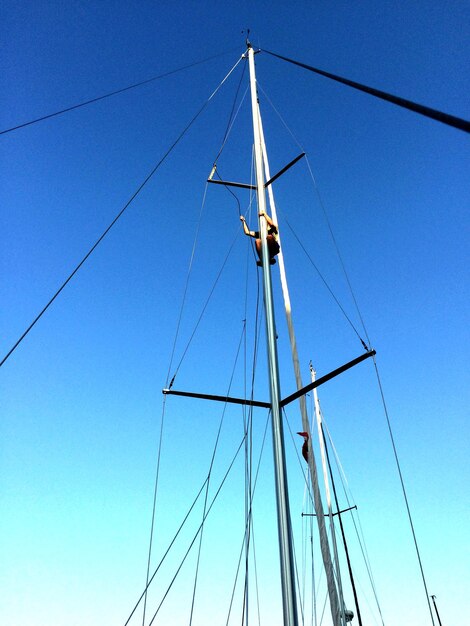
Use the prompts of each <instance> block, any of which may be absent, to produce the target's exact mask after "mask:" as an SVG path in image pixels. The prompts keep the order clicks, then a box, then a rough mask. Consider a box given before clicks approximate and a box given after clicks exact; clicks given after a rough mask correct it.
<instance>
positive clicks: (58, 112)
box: [0, 48, 236, 135]
mask: <svg viewBox="0 0 470 626" xmlns="http://www.w3.org/2000/svg"><path fill="white" fill-rule="evenodd" d="M234 50H236V48H231V49H230V50H226V51H225V52H220V53H219V54H214V55H212V56H210V57H206V58H205V59H201V60H200V61H195V62H194V63H189V64H188V65H183V66H182V67H178V68H177V69H175V70H170V71H168V72H164V73H163V74H159V75H158V76H153V78H148V79H147V80H142V81H140V82H139V83H134V84H133V85H128V86H127V87H122V88H121V89H116V90H115V91H111V92H110V93H106V94H104V95H102V96H97V97H96V98H91V99H90V100H86V101H85V102H80V103H79V104H74V105H73V106H70V107H67V108H66V109H62V110H60V111H55V113H49V114H48V115H43V116H42V117H38V118H36V119H34V120H30V121H29V122H23V123H22V124H18V125H16V126H12V127H11V128H6V129H4V130H1V131H0V135H5V134H6V133H11V132H12V131H14V130H18V129H19V128H24V127H25V126H31V124H36V123H37V122H42V121H44V120H48V119H50V118H51V117H56V116H57V115H62V113H68V112H69V111H74V110H75V109H79V108H81V107H84V106H86V105H88V104H93V103H94V102H99V101H100V100H104V99H105V98H110V97H111V96H116V95H117V94H119V93H123V92H125V91H129V90H130V89H135V88H136V87H141V86H142V85H147V84H148V83H151V82H153V81H155V80H159V79H161V78H166V77H167V76H171V75H172V74H177V73H178V72H182V71H183V70H187V69H189V68H191V67H195V66H196V65H201V64H202V63H206V62H207V61H211V60H212V59H217V58H219V57H221V56H224V55H225V54H228V53H229V52H233V51H234Z"/></svg>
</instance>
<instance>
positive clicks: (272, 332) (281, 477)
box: [247, 43, 298, 626]
mask: <svg viewBox="0 0 470 626" xmlns="http://www.w3.org/2000/svg"><path fill="white" fill-rule="evenodd" d="M247 45H248V61H249V67H250V89H251V107H252V114H253V133H254V147H255V163H256V185H257V195H258V212H259V213H261V214H263V213H264V212H265V211H266V195H265V187H264V182H265V181H264V168H263V156H262V144H261V132H260V111H259V105H258V94H257V89H256V72H255V60H254V55H255V53H254V50H253V48H252V47H251V44H250V43H247ZM258 222H259V233H260V238H261V244H262V249H261V250H262V265H263V293H264V307H265V314H266V337H267V348H268V366H269V386H270V396H271V418H272V431H273V452H274V473H275V484H276V503H277V518H278V536H279V553H280V561H281V585H282V602H283V612H284V626H297V625H298V618H297V601H296V592H295V577H294V558H293V548H292V529H291V518H290V511H289V496H288V487H287V473H286V462H285V451H284V433H283V426H282V414H281V407H280V399H281V396H280V384H279V365H278V357H277V345H276V325H275V320H274V306H273V294H272V283H271V267H270V264H269V252H268V244H267V238H266V237H267V223H266V220H265V219H264V218H263V217H260V216H259V217H258Z"/></svg>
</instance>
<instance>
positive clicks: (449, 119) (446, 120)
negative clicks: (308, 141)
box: [263, 50, 470, 133]
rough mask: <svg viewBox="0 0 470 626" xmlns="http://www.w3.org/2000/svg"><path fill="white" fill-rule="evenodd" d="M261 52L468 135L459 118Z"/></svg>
mask: <svg viewBox="0 0 470 626" xmlns="http://www.w3.org/2000/svg"><path fill="white" fill-rule="evenodd" d="M263 52H267V53H268V54H270V55H271V56H273V57H277V58H278V59H282V60H283V61H287V62H288V63H293V64H294V65H298V66H299V67H303V68H304V69H306V70H308V71H309V72H314V73H315V74H320V76H324V77H326V78H330V79H331V80H334V81H336V82H338V83H342V84H343V85H347V86H348V87H353V89H357V90H359V91H363V92H364V93H368V94H369V95H371V96H375V97H376V98H380V99H381V100H386V101H387V102H391V103H392V104H395V105H397V106H400V107H403V108H404V109H408V110H409V111H413V112H414V113H419V114H420V115H424V116H425V117H429V118H430V119H433V120H436V121H437V122H442V123H443V124H447V125H448V126H452V127H453V128H457V129H458V130H463V131H464V132H466V133H470V122H469V121H467V120H464V119H462V118H460V117H456V116H455V115H449V114H448V113H443V112H442V111H438V110H437V109H432V108H431V107H427V106H424V105H423V104H418V103H416V102H412V101H411V100H407V99H406V98H401V97H400V96H394V95H393V94H390V93H387V92H386V91H381V90H380V89H374V88H373V87H368V86H367V85H362V84H361V83H356V82H355V81H353V80H349V79H348V78H342V77H341V76H337V75H335V74H331V73H330V72H325V71H324V70H320V69H318V68H316V67H312V66H311V65H307V64H306V63H301V62H300V61H294V60H293V59H289V58H288V57H285V56H282V55H281V54H276V53H275V52H270V51H269V50H263Z"/></svg>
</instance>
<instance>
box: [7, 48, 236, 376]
mask: <svg viewBox="0 0 470 626" xmlns="http://www.w3.org/2000/svg"><path fill="white" fill-rule="evenodd" d="M240 61H241V59H238V61H237V62H236V63H235V65H234V66H233V67H232V69H231V70H230V71H229V72H228V74H226V76H225V77H224V78H223V80H222V81H221V82H220V83H219V85H218V86H217V87H216V89H215V90H214V91H213V92H212V94H211V95H210V96H209V98H208V99H207V100H206V101H205V102H204V104H203V105H202V106H201V107H200V108H199V110H198V111H197V113H196V114H195V115H194V116H193V117H192V118H191V120H190V121H189V123H188V124H187V125H186V126H185V127H184V129H183V130H182V131H181V133H180V134H179V135H178V137H177V138H176V140H175V141H174V142H173V143H172V144H171V146H170V147H169V148H168V150H167V151H166V152H165V154H164V155H163V156H162V157H161V159H160V160H159V161H158V163H157V164H156V165H155V167H154V168H153V169H152V171H151V172H150V173H149V174H148V175H147V177H146V178H145V179H144V181H143V182H142V183H141V184H140V185H139V187H138V188H137V190H136V191H135V192H134V193H133V194H132V196H131V197H130V199H129V200H128V201H127V202H126V204H125V205H124V206H123V208H122V209H121V210H120V211H119V213H118V214H117V215H116V217H115V218H114V219H113V221H112V222H111V224H109V226H108V227H107V228H106V230H105V231H104V232H103V234H102V235H101V236H100V237H99V238H98V239H97V240H96V242H95V243H94V244H93V246H92V247H91V248H90V250H89V251H88V252H87V253H86V254H85V256H84V257H83V259H82V260H81V261H80V263H79V264H78V265H77V266H76V268H75V269H74V270H73V272H72V273H71V274H70V275H69V276H68V278H67V279H66V280H65V281H64V282H63V283H62V285H61V286H60V287H59V289H58V290H57V291H56V292H55V294H54V295H53V296H52V298H51V299H50V300H49V302H48V303H47V304H46V306H45V307H44V308H43V309H42V310H41V312H40V313H39V314H38V315H37V316H36V318H35V319H34V320H33V321H32V322H31V324H30V325H29V326H28V328H27V329H26V330H25V331H24V333H23V334H22V335H21V337H20V338H19V339H18V340H17V341H16V343H15V344H14V345H13V347H12V348H11V349H10V350H9V351H8V352H7V354H6V355H5V356H4V357H3V359H2V360H1V361H0V367H1V366H2V365H3V364H4V363H5V361H6V360H7V359H8V358H9V357H10V356H11V354H12V353H13V352H14V351H15V350H16V348H17V347H18V346H19V345H20V343H21V342H22V341H23V339H24V338H25V337H26V335H27V334H28V333H29V332H30V331H31V330H32V328H33V327H34V326H35V324H36V323H37V322H38V321H39V320H40V318H41V317H42V316H43V315H44V313H45V312H46V311H47V309H48V308H49V307H50V306H51V304H52V303H53V302H54V300H55V299H56V298H57V296H58V295H59V294H60V293H61V292H62V290H63V289H64V288H65V287H66V286H67V284H68V283H69V282H70V281H71V280H72V278H73V277H74V276H75V274H76V273H77V272H78V270H79V269H80V268H81V267H82V265H83V264H84V263H85V262H86V261H87V259H88V258H89V257H90V255H91V254H92V253H93V252H94V250H95V249H96V248H97V247H98V245H99V244H100V243H101V242H102V241H103V239H104V238H105V237H106V235H107V234H108V233H109V231H110V230H111V228H112V227H113V226H114V225H115V224H116V222H117V221H118V220H119V218H120V217H121V216H122V215H123V213H124V212H125V211H126V209H127V208H128V207H129V206H130V204H131V203H132V202H133V201H134V200H135V198H136V197H137V196H138V195H139V193H140V192H141V191H142V189H143V188H144V187H145V185H146V184H147V183H148V182H149V180H150V179H151V178H152V176H153V175H154V174H155V172H156V171H157V170H158V168H159V167H160V166H161V165H162V163H163V162H164V161H165V159H166V158H167V157H168V155H169V154H170V153H171V152H172V150H173V149H174V148H175V147H176V145H177V144H178V143H179V142H180V141H181V139H182V138H183V137H184V135H185V134H186V133H187V131H188V130H189V129H190V127H191V126H192V125H193V124H194V122H195V121H196V120H197V118H198V117H199V116H200V115H201V113H202V112H203V111H204V109H205V108H206V107H207V105H208V104H209V102H210V101H211V100H212V98H213V97H214V96H215V95H216V94H217V92H218V91H219V89H220V88H221V87H222V85H223V84H224V83H225V81H226V80H227V79H228V78H229V76H230V75H231V74H232V72H233V71H234V70H235V68H236V67H237V65H238V64H239V63H240Z"/></svg>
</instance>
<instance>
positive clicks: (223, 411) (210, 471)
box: [189, 324, 246, 626]
mask: <svg viewBox="0 0 470 626" xmlns="http://www.w3.org/2000/svg"><path fill="white" fill-rule="evenodd" d="M244 334H245V325H244V324H243V328H242V332H241V335H240V340H239V342H238V346H237V350H236V354H235V359H234V363H233V368H232V373H231V376H230V381H229V384H228V387H227V393H226V396H229V395H230V391H231V389H232V384H233V378H234V376H235V369H236V367H237V363H238V357H239V356H240V349H241V346H242V341H243V336H244ZM226 410H227V403H225V404H224V407H223V410H222V415H221V418H220V422H219V428H218V430H217V435H216V438H215V443H214V448H213V450H212V457H211V460H210V463H209V470H208V472H207V482H206V493H205V495H204V507H203V513H202V525H201V532H200V534H199V546H198V554H197V561H196V572H195V576H194V585H193V596H192V601H191V613H190V618H189V626H191V624H192V623H193V614H194V604H195V600H196V589H197V581H198V575H199V565H200V561H201V550H202V540H203V535H204V518H205V514H206V510H207V500H208V497H209V487H210V480H211V476H212V469H213V467H214V461H215V455H216V453H217V448H218V444H219V440H220V433H221V432H222V426H223V423H224V418H225V413H226ZM245 440H246V435H245Z"/></svg>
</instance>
